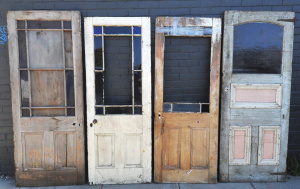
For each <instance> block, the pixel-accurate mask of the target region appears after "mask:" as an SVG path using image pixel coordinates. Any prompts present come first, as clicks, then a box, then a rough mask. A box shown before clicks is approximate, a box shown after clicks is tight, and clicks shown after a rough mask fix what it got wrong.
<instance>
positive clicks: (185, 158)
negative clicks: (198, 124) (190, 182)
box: [180, 128, 193, 170]
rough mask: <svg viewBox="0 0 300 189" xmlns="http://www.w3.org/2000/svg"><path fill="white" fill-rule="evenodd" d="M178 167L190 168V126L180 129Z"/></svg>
mask: <svg viewBox="0 0 300 189" xmlns="http://www.w3.org/2000/svg"><path fill="white" fill-rule="evenodd" d="M180 131H181V133H180V168H181V169H185V170H188V169H190V168H191V149H193V148H192V145H191V144H192V141H191V128H181V129H180Z"/></svg>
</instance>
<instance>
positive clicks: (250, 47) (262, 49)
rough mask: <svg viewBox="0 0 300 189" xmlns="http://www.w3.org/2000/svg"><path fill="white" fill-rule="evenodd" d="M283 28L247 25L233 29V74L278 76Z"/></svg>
mask: <svg viewBox="0 0 300 189" xmlns="http://www.w3.org/2000/svg"><path fill="white" fill-rule="evenodd" d="M282 41H283V27H282V26H279V25H276V24H270V23H261V22H258V23H247V24H242V25H238V26H235V27H234V51H233V73H265V74H280V73H281V59H282Z"/></svg>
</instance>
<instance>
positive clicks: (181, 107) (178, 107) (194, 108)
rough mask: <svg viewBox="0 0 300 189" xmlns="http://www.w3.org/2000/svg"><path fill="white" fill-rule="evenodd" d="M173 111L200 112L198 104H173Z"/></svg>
mask: <svg viewBox="0 0 300 189" xmlns="http://www.w3.org/2000/svg"><path fill="white" fill-rule="evenodd" d="M173 112H200V104H173Z"/></svg>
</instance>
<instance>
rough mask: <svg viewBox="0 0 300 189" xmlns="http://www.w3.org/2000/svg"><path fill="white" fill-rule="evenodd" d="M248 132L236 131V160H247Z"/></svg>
mask: <svg viewBox="0 0 300 189" xmlns="http://www.w3.org/2000/svg"><path fill="white" fill-rule="evenodd" d="M245 139H246V131H234V159H244V158H245V142H246V141H245Z"/></svg>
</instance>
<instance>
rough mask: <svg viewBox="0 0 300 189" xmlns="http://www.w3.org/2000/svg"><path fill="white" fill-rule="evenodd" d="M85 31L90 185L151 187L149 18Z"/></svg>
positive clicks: (107, 21)
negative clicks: (147, 185) (136, 184)
mask: <svg viewBox="0 0 300 189" xmlns="http://www.w3.org/2000/svg"><path fill="white" fill-rule="evenodd" d="M84 27H85V58H86V92H87V93H86V98H87V127H88V128H87V131H88V174H89V183H90V184H122V183H145V182H151V159H152V154H151V45H150V43H151V41H150V32H151V30H150V18H148V17H132V18H123V17H101V18H100V17H87V18H85V20H84Z"/></svg>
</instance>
